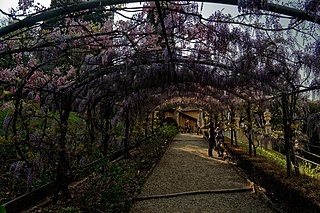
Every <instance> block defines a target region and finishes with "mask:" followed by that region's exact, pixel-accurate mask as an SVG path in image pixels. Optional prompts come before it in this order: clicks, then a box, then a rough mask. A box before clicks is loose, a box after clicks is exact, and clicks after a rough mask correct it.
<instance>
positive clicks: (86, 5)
mask: <svg viewBox="0 0 320 213" xmlns="http://www.w3.org/2000/svg"><path fill="white" fill-rule="evenodd" d="M160 1H161V0H160ZM165 1H166V2H170V1H169V0H165ZM137 2H141V0H92V1H88V2H83V3H78V4H73V5H67V6H64V7H59V8H52V9H48V10H46V11H44V12H41V13H40V14H36V15H31V16H29V17H26V18H25V19H23V20H21V21H19V22H17V23H14V24H11V25H8V26H5V27H2V28H1V29H0V37H2V36H4V35H7V34H9V33H11V32H14V31H16V30H18V29H21V28H23V27H31V26H33V25H34V24H36V23H38V22H41V21H47V20H50V19H52V18H56V17H58V16H63V15H67V14H69V13H72V12H78V11H81V10H86V9H92V8H95V7H98V6H112V5H116V4H129V3H137ZM196 2H207V3H219V4H229V5H238V0H198V1H196ZM267 11H271V12H275V13H280V14H284V15H288V16H291V17H295V18H298V19H301V20H306V21H310V22H314V23H317V24H320V17H318V16H311V15H309V14H308V13H306V12H304V11H302V10H298V9H295V8H291V7H287V6H283V5H278V4H273V3H268V4H267Z"/></svg>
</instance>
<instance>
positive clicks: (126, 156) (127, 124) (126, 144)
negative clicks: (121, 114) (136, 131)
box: [124, 107, 130, 158]
mask: <svg viewBox="0 0 320 213" xmlns="http://www.w3.org/2000/svg"><path fill="white" fill-rule="evenodd" d="M125 116H126V118H125V119H126V121H125V123H126V129H125V138H124V152H125V154H124V155H125V158H129V144H128V143H129V142H128V141H129V125H130V120H129V107H128V108H127V109H126V115H125Z"/></svg>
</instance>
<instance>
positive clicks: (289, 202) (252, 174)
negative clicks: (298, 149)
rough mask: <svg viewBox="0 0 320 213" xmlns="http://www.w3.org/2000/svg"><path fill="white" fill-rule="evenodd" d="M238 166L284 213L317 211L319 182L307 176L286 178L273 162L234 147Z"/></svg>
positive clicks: (283, 172)
mask: <svg viewBox="0 0 320 213" xmlns="http://www.w3.org/2000/svg"><path fill="white" fill-rule="evenodd" d="M233 151H234V158H235V159H237V167H239V168H240V169H242V170H243V171H244V172H245V173H246V175H247V176H248V178H249V179H250V180H251V181H253V182H254V183H255V184H257V185H259V186H261V187H262V188H264V189H265V190H266V192H265V193H266V195H267V196H268V197H269V198H270V199H271V201H272V202H273V203H274V205H275V206H277V207H278V208H280V209H282V210H283V211H284V212H320V180H319V179H316V178H311V177H308V176H306V175H300V176H293V177H290V178H288V177H287V175H286V169H285V168H283V166H281V165H278V164H276V163H275V162H274V161H273V160H272V159H268V158H266V157H263V156H259V155H258V156H256V157H254V156H249V154H248V150H246V149H244V148H241V147H240V148H233Z"/></svg>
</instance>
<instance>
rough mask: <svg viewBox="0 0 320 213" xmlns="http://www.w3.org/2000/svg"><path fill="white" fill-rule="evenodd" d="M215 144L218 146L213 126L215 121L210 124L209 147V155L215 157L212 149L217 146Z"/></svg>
mask: <svg viewBox="0 0 320 213" xmlns="http://www.w3.org/2000/svg"><path fill="white" fill-rule="evenodd" d="M215 146H216V132H215V129H214V127H213V123H210V126H209V149H208V155H209V157H213V153H212V150H213V149H214V148H215Z"/></svg>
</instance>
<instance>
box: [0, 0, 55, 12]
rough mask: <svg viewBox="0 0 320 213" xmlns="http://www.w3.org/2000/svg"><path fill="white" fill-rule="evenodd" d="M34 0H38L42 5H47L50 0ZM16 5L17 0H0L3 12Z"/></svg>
mask: <svg viewBox="0 0 320 213" xmlns="http://www.w3.org/2000/svg"><path fill="white" fill-rule="evenodd" d="M35 2H40V3H41V4H42V5H43V6H46V7H49V5H50V3H51V0H35ZM16 7H18V0H1V1H0V9H2V10H3V11H4V12H9V11H10V9H11V8H16Z"/></svg>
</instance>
